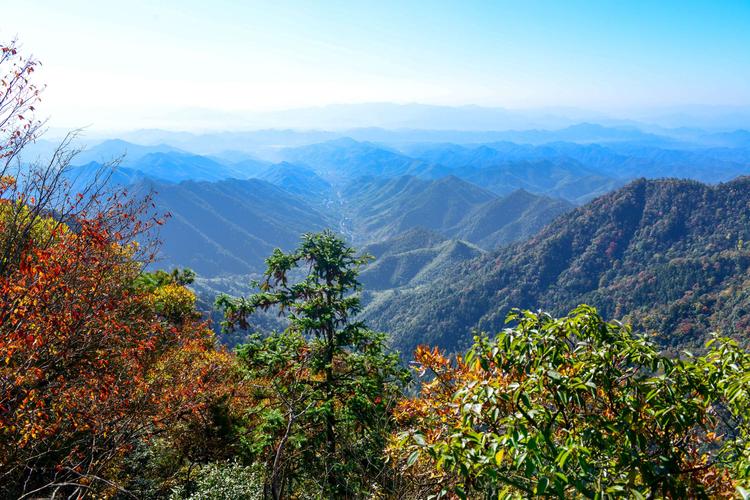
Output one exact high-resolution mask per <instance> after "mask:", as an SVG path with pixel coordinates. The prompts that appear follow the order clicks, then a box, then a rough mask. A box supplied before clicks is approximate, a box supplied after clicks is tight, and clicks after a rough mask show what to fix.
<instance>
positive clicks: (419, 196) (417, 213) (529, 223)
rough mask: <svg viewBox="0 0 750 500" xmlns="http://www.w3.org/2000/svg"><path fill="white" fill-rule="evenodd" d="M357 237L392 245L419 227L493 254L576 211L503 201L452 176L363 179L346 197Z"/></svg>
mask: <svg viewBox="0 0 750 500" xmlns="http://www.w3.org/2000/svg"><path fill="white" fill-rule="evenodd" d="M342 197H343V199H344V200H346V201H345V209H346V211H347V214H348V216H349V218H350V219H351V220H352V225H353V230H354V232H355V234H359V235H367V237H368V238H369V240H370V241H378V240H387V239H391V238H394V237H397V236H399V235H400V234H402V233H404V232H407V231H409V230H411V229H414V228H423V229H427V230H429V231H435V232H438V233H440V234H443V235H444V236H446V237H449V238H456V239H463V240H466V241H468V242H471V243H473V244H475V245H478V246H480V247H482V248H485V249H494V248H496V247H497V246H499V245H504V244H508V243H511V242H513V241H517V240H519V239H523V238H526V237H528V236H531V235H532V234H534V233H535V232H536V231H537V230H539V229H540V228H541V227H542V226H543V225H544V224H546V223H547V222H549V221H550V220H552V219H554V218H555V217H556V216H557V215H560V214H561V213H564V212H565V211H567V210H570V209H571V208H572V205H571V204H570V203H568V202H566V201H564V200H560V199H553V198H549V197H546V196H539V195H534V194H531V193H528V192H525V191H516V192H514V193H511V194H509V195H508V196H504V197H499V196H497V195H496V194H494V193H492V192H490V191H487V190H485V189H483V188H481V187H479V186H477V185H475V184H471V183H469V182H466V181H464V180H461V179H459V178H458V177H455V176H452V175H449V176H446V177H443V178H440V179H435V180H426V179H421V178H418V177H414V176H410V175H405V176H401V177H396V178H371V177H363V178H360V179H357V180H356V181H353V182H352V183H350V184H349V185H348V186H347V187H346V188H345V189H344V190H343V193H342Z"/></svg>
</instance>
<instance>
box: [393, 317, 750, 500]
mask: <svg viewBox="0 0 750 500" xmlns="http://www.w3.org/2000/svg"><path fill="white" fill-rule="evenodd" d="M508 319H509V321H510V322H512V323H513V324H514V326H513V327H512V328H508V329H506V330H505V331H503V332H502V333H500V334H499V335H498V336H497V337H496V338H494V339H490V338H488V337H486V336H479V337H477V338H476V339H475V344H474V346H473V347H472V348H471V349H470V350H469V351H468V353H466V355H465V356H463V357H460V358H457V359H456V360H450V359H449V358H447V357H445V356H443V355H442V354H441V353H439V352H438V351H437V350H430V349H428V348H420V349H418V350H417V352H416V362H417V364H418V369H419V371H420V373H421V374H422V375H429V377H428V378H426V380H425V382H424V384H423V386H422V389H421V393H420V394H419V396H417V397H415V398H411V399H405V400H404V401H402V402H401V404H400V405H399V408H398V409H397V418H398V420H399V422H400V424H401V425H402V426H403V430H402V431H401V432H400V433H398V435H397V436H396V437H394V441H393V443H392V446H391V448H390V453H391V457H392V459H393V460H394V461H396V462H397V463H398V464H399V465H400V466H401V467H402V471H403V473H404V474H405V476H406V478H408V479H409V480H405V481H404V483H405V484H408V485H410V486H409V487H410V488H411V491H410V493H409V495H410V496H414V497H424V496H428V495H436V496H443V495H450V496H454V495H455V496H458V497H461V498H467V497H471V498H476V497H480V498H481V497H487V498H497V497H498V496H499V497H516V496H519V497H529V496H555V497H571V496H573V497H586V498H606V497H616V496H619V497H628V498H646V497H648V498H662V497H666V498H685V497H698V498H700V497H712V498H713V497H733V496H736V495H741V494H743V493H744V490H743V486H744V487H745V488H746V487H747V484H748V479H749V478H750V445H749V442H748V437H749V431H750V426H749V423H748V418H749V417H750V408H749V407H748V403H749V402H750V401H748V395H749V394H750V355H748V353H747V352H746V351H744V350H742V349H740V348H739V347H738V346H737V344H736V343H734V342H733V341H731V340H729V339H722V338H718V337H717V338H715V339H714V340H712V341H711V343H710V344H709V345H708V346H707V353H706V354H705V355H703V356H700V357H694V356H692V355H690V354H689V353H684V356H683V359H670V358H668V357H665V356H663V355H661V354H660V353H659V351H658V349H657V348H656V347H655V346H654V345H653V344H652V343H651V342H650V341H649V340H648V339H647V338H646V337H645V336H637V335H634V334H633V333H632V332H631V330H630V328H629V327H627V326H623V325H621V324H619V323H607V322H605V321H604V320H603V319H602V318H601V317H600V316H599V315H598V314H597V312H596V310H595V309H593V308H591V307H588V306H581V307H579V308H577V309H576V310H574V311H572V312H571V313H570V314H569V315H568V316H566V317H563V318H559V319H558V318H553V317H551V316H549V315H546V314H543V313H532V312H529V311H516V312H514V313H513V314H511V315H510V317H509V318H508Z"/></svg>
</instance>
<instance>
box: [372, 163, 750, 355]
mask: <svg viewBox="0 0 750 500" xmlns="http://www.w3.org/2000/svg"><path fill="white" fill-rule="evenodd" d="M748 241H750V178H748V177H745V178H739V179H736V180H734V181H731V182H728V183H725V184H719V185H715V186H709V185H705V184H701V183H698V182H695V181H683V180H651V181H648V180H643V179H641V180H637V181H635V182H632V183H631V184H629V185H627V186H626V187H624V188H622V189H620V190H618V191H616V192H614V193H611V194H608V195H606V196H603V197H600V198H598V199H596V200H594V201H592V202H590V203H589V204H587V205H585V206H583V207H580V208H578V209H576V210H574V211H572V212H570V213H567V214H565V215H563V216H561V217H559V218H557V219H556V220H555V221H553V222H552V223H550V224H549V225H547V226H546V227H545V228H544V229H543V230H542V231H541V232H540V233H539V234H538V235H537V236H535V237H533V238H532V239H530V240H527V241H525V242H522V243H519V244H515V245H512V246H510V247H506V248H503V249H500V250H498V251H497V252H494V253H492V254H488V255H486V256H483V257H480V258H477V259H474V260H471V261H468V262H465V263H463V264H460V265H458V266H455V267H453V268H452V269H450V270H449V271H448V270H447V271H446V272H445V275H444V276H443V277H442V278H440V279H438V280H436V281H434V282H433V283H431V284H430V285H429V286H419V287H414V288H412V289H402V290H398V291H396V292H393V291H390V292H386V293H382V294H379V295H377V296H376V297H375V298H374V299H373V300H372V302H371V303H370V305H369V307H368V309H367V310H366V313H365V316H366V318H367V319H368V320H369V321H371V322H373V323H374V324H376V325H377V326H378V327H379V328H381V329H384V330H387V331H390V332H392V333H393V335H394V338H395V339H396V340H395V342H396V344H397V345H398V346H399V347H400V348H402V349H403V350H406V351H407V352H408V351H409V350H410V349H412V348H413V347H414V346H415V345H416V344H418V343H428V344H438V345H440V346H442V347H445V348H447V349H450V350H453V349H457V348H460V347H463V346H465V345H466V341H467V340H468V339H469V338H470V331H471V329H472V328H474V327H480V328H482V329H485V330H488V331H496V330H497V329H499V328H501V327H502V325H503V322H504V318H505V315H506V314H507V312H508V311H509V310H510V309H511V308H514V307H522V308H532V309H536V308H543V309H546V310H550V311H554V312H558V311H565V310H567V309H570V308H572V307H574V306H575V305H577V304H579V303H589V304H592V305H594V306H596V307H598V308H599V309H600V311H601V312H602V313H603V314H604V315H606V316H608V317H613V318H622V319H624V320H626V321H631V322H634V323H635V324H637V325H638V326H641V327H643V328H645V329H647V330H649V331H652V332H655V334H656V335H657V337H658V339H659V341H660V342H661V343H662V344H663V345H666V346H687V345H696V344H700V343H701V341H703V340H704V339H705V336H706V334H707V333H708V332H709V331H711V330H713V329H720V330H722V331H723V332H724V333H727V334H732V335H736V336H740V337H743V336H747V335H748V333H750V314H749V313H750V276H748V269H750V247H748V244H747V243H746V242H748Z"/></svg>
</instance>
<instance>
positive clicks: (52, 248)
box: [0, 218, 231, 486]
mask: <svg viewBox="0 0 750 500" xmlns="http://www.w3.org/2000/svg"><path fill="white" fill-rule="evenodd" d="M103 222H105V221H102V220H101V219H97V218H95V219H83V220H78V221H76V226H75V227H76V229H75V231H58V232H57V233H56V234H55V237H54V238H38V239H32V241H30V242H29V244H28V246H27V248H26V249H25V250H24V251H23V253H22V255H21V258H20V259H19V261H18V263H17V265H15V266H13V267H8V268H6V269H7V271H6V272H5V273H3V274H1V275H0V352H2V353H3V354H4V356H2V357H1V358H0V429H2V432H0V457H2V458H0V476H3V475H4V474H11V475H12V474H14V472H13V471H16V470H18V471H23V470H33V471H35V473H34V474H35V476H34V477H35V478H36V477H38V478H39V480H40V481H43V480H44V479H45V477H47V478H48V477H51V476H50V475H57V477H58V478H59V477H61V474H63V473H62V472H60V471H69V470H74V465H75V464H77V463H80V462H81V461H82V460H85V461H86V463H87V464H88V466H87V467H88V468H87V471H89V472H92V471H97V470H98V469H99V468H100V467H105V466H106V464H108V463H110V462H111V461H112V460H115V459H116V458H117V457H118V456H120V455H121V454H122V453H124V452H125V451H126V450H127V449H128V448H129V447H131V446H132V444H133V443H134V440H137V439H139V437H141V436H143V435H145V434H148V433H151V432H153V431H154V430H155V427H154V425H155V424H152V423H151V422H157V424H156V425H158V426H160V427H162V428H167V427H168V426H169V425H171V423H172V422H173V421H174V419H176V418H178V417H179V418H181V417H183V416H184V415H187V414H194V413H198V412H200V411H202V410H203V409H204V408H206V405H208V404H209V403H210V402H211V401H213V400H214V399H215V398H220V397H223V396H224V395H225V394H226V392H227V391H229V390H231V387H230V386H229V385H227V384H225V383H223V382H222V379H223V378H224V377H225V375H226V374H227V373H228V371H229V370H230V368H229V366H230V365H231V362H230V359H229V356H228V354H227V353H224V352H222V351H215V350H214V348H213V338H212V335H211V332H210V331H207V329H206V327H205V325H204V324H203V323H201V322H199V321H198V320H197V319H196V318H195V312H194V309H193V304H194V296H193V295H192V292H189V291H188V290H186V289H184V288H183V287H179V286H173V287H170V288H169V290H166V291H165V292H169V293H167V294H165V295H164V296H163V297H161V300H162V301H163V302H164V303H168V304H169V305H170V307H172V309H169V314H164V312H165V311H157V310H155V308H154V307H153V301H154V297H153V296H152V294H150V293H147V292H138V291H134V290H133V282H134V280H135V278H136V277H137V275H138V265H136V263H134V262H133V261H131V260H130V257H129V253H127V252H125V253H123V248H124V247H123V245H122V244H120V242H118V241H116V240H115V234H116V231H112V232H110V231H107V230H106V229H105V227H106V224H104V223H103ZM5 229H6V227H5V226H4V225H3V224H2V221H1V220H0V238H3V237H4V235H5V234H6V233H4V231H5ZM125 243H127V242H125ZM171 313H174V314H171ZM177 313H179V314H177ZM174 316H179V322H177V323H174V322H172V321H171V319H172V317H174ZM94 442H95V443H96V445H95V446H93V445H92V443H94ZM48 456H49V457H54V458H46V457H48ZM55 468H58V471H57V472H55ZM4 477H11V479H10V480H11V481H12V476H4ZM78 479H80V478H76V480H78ZM21 484H23V482H22V483H21ZM30 486H31V484H30Z"/></svg>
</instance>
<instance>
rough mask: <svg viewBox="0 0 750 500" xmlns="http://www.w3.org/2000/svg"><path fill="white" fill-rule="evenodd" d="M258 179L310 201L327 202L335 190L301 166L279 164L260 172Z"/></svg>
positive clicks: (285, 163) (286, 163)
mask: <svg viewBox="0 0 750 500" xmlns="http://www.w3.org/2000/svg"><path fill="white" fill-rule="evenodd" d="M257 177H258V179H262V180H264V181H268V182H270V183H271V184H274V185H276V186H279V187H280V188H282V189H284V190H285V191H287V192H289V193H293V194H296V195H299V196H302V197H304V198H307V199H310V200H314V201H318V202H319V201H327V200H330V199H332V197H333V188H332V187H331V184H330V183H329V182H328V181H326V180H324V179H323V178H322V177H320V176H319V175H318V174H316V173H315V172H313V171H312V170H310V169H309V168H306V167H303V166H300V165H292V164H291V163H288V162H282V163H278V164H276V165H271V166H270V167H268V168H267V169H265V170H264V171H262V172H260V173H259V174H258V176H257Z"/></svg>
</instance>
